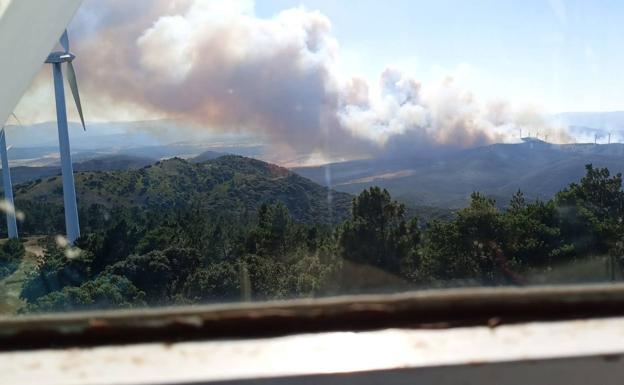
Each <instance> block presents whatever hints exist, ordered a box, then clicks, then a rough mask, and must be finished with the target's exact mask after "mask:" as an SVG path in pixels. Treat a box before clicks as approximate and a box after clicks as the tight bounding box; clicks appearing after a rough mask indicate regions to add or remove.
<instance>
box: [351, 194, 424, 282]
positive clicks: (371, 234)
mask: <svg viewBox="0 0 624 385" xmlns="http://www.w3.org/2000/svg"><path fill="white" fill-rule="evenodd" d="M405 213H406V209H405V205H403V204H400V203H398V202H396V201H392V199H391V197H390V194H389V193H388V191H386V190H383V191H382V190H381V189H379V187H371V188H370V189H369V190H364V191H363V192H362V193H361V194H360V195H359V196H358V197H356V198H355V199H353V207H352V218H351V219H350V220H347V221H346V222H345V223H344V224H343V226H342V229H341V234H340V241H339V242H340V247H341V254H342V256H343V257H344V258H345V259H348V260H350V261H352V262H355V263H358V264H367V265H372V266H375V267H379V268H383V269H384V270H387V271H389V272H393V273H399V272H400V269H401V264H402V262H404V261H405V260H406V259H407V258H408V257H409V254H410V252H411V251H412V250H413V249H414V248H415V247H417V246H418V243H419V242H420V230H419V228H418V225H417V222H416V219H413V220H412V221H409V222H408V221H407V219H406V217H405Z"/></svg>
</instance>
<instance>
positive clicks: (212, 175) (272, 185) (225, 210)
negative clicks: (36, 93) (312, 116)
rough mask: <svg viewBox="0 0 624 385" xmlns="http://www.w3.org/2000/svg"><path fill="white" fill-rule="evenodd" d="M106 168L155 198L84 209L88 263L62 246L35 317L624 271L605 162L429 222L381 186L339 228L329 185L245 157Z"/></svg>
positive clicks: (41, 277)
mask: <svg viewBox="0 0 624 385" xmlns="http://www.w3.org/2000/svg"><path fill="white" fill-rule="evenodd" d="M198 168H201V169H202V171H201V172H198ZM104 174H106V175H99V174H98V176H97V178H96V177H95V176H94V175H91V176H90V177H91V179H92V180H95V179H97V180H98V181H99V182H102V183H101V188H102V189H108V190H111V191H110V194H122V196H123V197H127V196H134V197H135V198H136V196H141V197H144V198H145V201H144V202H143V204H142V205H139V206H132V205H129V206H124V204H126V203H127V202H126V203H124V200H125V199H126V198H123V199H122V200H121V202H120V205H119V206H108V205H107V204H103V203H101V202H100V203H98V204H94V205H92V206H90V207H89V208H87V210H86V211H85V212H82V214H83V215H85V217H86V218H85V221H84V222H83V223H85V224H86V225H85V226H86V227H87V228H88V229H89V231H86V232H85V234H86V235H85V236H84V237H83V238H81V239H79V240H78V241H77V243H76V246H77V247H79V248H80V249H81V250H82V251H81V252H80V254H79V255H78V256H75V255H73V256H72V258H68V254H67V253H66V250H64V249H62V248H59V247H57V246H56V245H55V244H54V242H52V241H51V240H48V243H47V244H46V247H45V248H46V254H45V258H44V262H43V264H41V266H39V267H38V269H37V270H35V271H33V272H32V273H31V274H30V276H29V277H28V279H27V281H26V282H25V284H24V286H23V291H22V294H21V295H22V298H24V299H25V300H26V301H27V302H28V303H29V306H28V307H27V309H26V310H27V311H56V310H77V309H94V308H102V307H104V308H106V307H129V306H143V305H146V304H147V305H170V304H192V303H214V302H224V301H248V300H273V299H285V298H293V297H318V296H326V295H336V294H342V293H362V292H380V291H384V292H389V291H397V290H409V289H413V288H419V287H442V286H461V285H506V284H514V285H523V284H527V283H531V282H530V280H529V279H528V278H527V277H528V276H529V275H530V274H535V273H544V272H548V271H550V269H552V268H553V266H557V265H558V264H566V263H570V262H574V261H579V260H584V259H591V258H594V257H595V256H596V255H597V254H600V255H609V256H610V257H611V258H612V259H611V261H612V262H613V265H614V266H620V267H621V266H624V257H622V256H623V255H624V246H623V245H624V227H623V226H624V225H623V223H622V218H623V217H624V209H623V207H624V192H622V177H621V176H620V175H616V176H614V177H612V176H610V175H609V172H608V171H607V170H604V169H603V170H599V169H598V170H596V169H593V168H592V167H591V166H588V167H587V175H586V177H585V178H583V179H582V180H581V181H580V183H579V184H572V185H571V186H569V187H568V188H567V189H565V190H563V191H561V192H560V193H559V194H557V196H556V198H555V199H553V200H550V201H546V202H543V201H531V202H528V201H527V200H526V199H525V198H524V195H523V194H522V193H521V192H517V193H516V194H515V195H514V196H513V197H512V198H511V200H510V203H509V205H508V206H507V208H506V209H501V208H500V206H497V204H496V202H495V201H494V199H492V198H491V197H488V196H485V195H482V194H479V193H473V194H472V195H471V199H470V205H469V206H468V207H466V208H465V209H462V210H459V211H457V212H456V213H455V215H454V216H453V217H452V218H446V219H444V220H441V219H437V220H432V221H430V222H428V223H424V224H422V226H421V224H419V222H418V220H417V219H416V218H415V217H414V216H411V215H410V214H409V211H408V210H407V209H406V207H405V206H404V205H403V204H401V203H399V202H397V201H394V200H393V199H392V197H391V196H390V194H389V193H388V192H387V191H386V190H382V189H380V188H377V187H372V188H370V189H367V190H365V191H363V192H362V193H361V194H360V195H359V196H357V197H355V198H354V199H352V205H351V215H350V216H349V217H348V218H345V220H344V221H343V222H342V223H341V224H335V223H334V222H335V221H334V219H335V218H336V217H328V216H329V215H330V213H329V212H324V211H323V210H324V209H323V204H324V203H321V201H322V202H327V201H326V200H321V199H320V198H319V194H321V195H323V194H326V193H327V190H317V189H310V188H309V186H308V187H306V186H307V183H309V182H308V181H306V180H304V179H303V178H299V177H297V176H295V175H294V174H292V173H290V172H288V171H286V170H284V169H281V168H279V167H276V166H271V165H268V164H266V163H263V162H259V161H252V160H249V159H245V158H239V157H224V158H219V159H217V160H214V161H210V162H207V163H204V164H199V165H193V164H189V163H187V162H185V161H182V160H175V159H174V160H170V161H163V162H159V163H158V164H156V165H155V166H153V167H151V168H146V169H142V170H139V171H137V173H136V174H132V175H131V174H121V173H104ZM108 179H110V181H107V180H108ZM285 180H286V181H288V183H285V184H283V183H281V182H280V183H277V184H276V181H285ZM131 181H132V183H130V182H131ZM99 182H98V183H99ZM109 182H110V183H109ZM113 182H114V183H113ZM46 183H47V181H43V182H41V183H40V185H45V184H46ZM115 183H117V184H119V185H118V186H117V185H115ZM189 183H191V184H193V185H194V186H195V187H194V188H195V190H192V189H191V188H190V187H188V186H189ZM98 186H100V184H98ZM133 186H134V187H133ZM178 186H184V187H183V189H184V191H183V192H181V193H180V194H181V195H178V192H177V189H178ZM98 188H99V187H98ZM191 190H192V191H191ZM141 191H143V193H141ZM267 192H269V193H267ZM107 194H108V193H107ZM135 194H139V195H135ZM141 194H143V195H141ZM111 196H113V195H111ZM310 197H312V198H310ZM135 198H132V199H135ZM136 199H138V198H136ZM140 199H143V198H140ZM323 199H325V198H323ZM33 207H35V206H33ZM40 207H41V208H43V207H45V206H40ZM325 208H327V207H325ZM321 217H322V218H321ZM46 226H48V225H46ZM14 246H15V247H17V246H16V245H15V244H12V245H11V246H10V247H9V246H5V247H9V249H7V250H13V249H12V247H14ZM3 250H4V249H3ZM6 253H9V254H11V253H13V251H6Z"/></svg>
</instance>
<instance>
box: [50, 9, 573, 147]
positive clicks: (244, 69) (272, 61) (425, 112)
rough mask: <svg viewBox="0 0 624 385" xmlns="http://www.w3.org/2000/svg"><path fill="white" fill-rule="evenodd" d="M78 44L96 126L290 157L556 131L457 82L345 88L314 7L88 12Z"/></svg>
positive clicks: (385, 80)
mask: <svg viewBox="0 0 624 385" xmlns="http://www.w3.org/2000/svg"><path fill="white" fill-rule="evenodd" d="M71 32H72V37H73V40H74V51H75V52H76V53H77V54H78V56H79V58H78V60H77V61H76V66H77V70H78V72H79V74H78V75H79V77H80V81H81V87H82V89H83V90H82V91H83V93H84V94H85V97H84V99H85V100H87V101H88V102H86V103H85V104H86V108H87V114H88V113H89V108H93V111H97V112H98V113H103V114H106V111H107V110H108V111H109V113H110V112H114V113H116V112H118V111H132V110H136V111H140V112H141V113H142V114H150V113H151V114H153V116H158V117H167V118H171V119H176V120H181V121H186V122H190V123H193V124H195V125H196V126H198V127H210V128H211V129H219V130H224V131H228V130H237V131H251V132H254V133H257V134H260V135H262V136H264V137H265V138H266V139H267V141H268V142H269V143H270V144H271V145H272V149H275V150H279V151H281V152H283V153H284V154H285V156H286V157H287V156H294V155H295V154H301V153H307V154H314V156H315V157H318V156H319V154H324V155H325V156H326V157H328V158H338V157H340V158H345V157H346V158H348V157H361V156H374V155H379V154H381V153H384V152H387V151H416V150H418V149H419V148H423V147H431V146H446V147H450V148H464V147H470V146H475V145H482V144H488V143H493V142H500V141H511V140H517V139H518V128H519V127H524V126H530V127H533V126H535V125H536V124H537V125H543V126H544V128H543V130H544V131H543V132H545V130H548V129H549V128H548V127H546V125H545V124H543V123H542V122H541V121H540V119H539V118H537V117H535V116H531V114H526V113H524V112H522V111H517V110H514V109H513V108H511V107H510V106H509V105H508V104H506V103H494V104H489V105H488V104H483V103H482V102H481V101H479V100H478V99H477V98H476V97H475V96H474V95H472V94H471V93H469V92H466V91H465V90H462V89H461V88H459V87H458V86H457V85H456V84H455V82H453V80H452V79H450V78H448V79H445V80H443V81H442V82H440V84H436V85H433V86H429V87H424V86H423V85H421V84H420V83H419V82H418V81H417V80H416V79H413V78H411V77H409V76H407V75H405V74H404V73H403V72H402V71H400V70H399V69H395V68H389V69H387V70H386V71H384V72H383V73H382V74H381V76H380V79H379V84H378V85H377V86H375V85H374V84H370V83H369V81H368V80H366V79H362V78H357V77H350V76H346V77H345V76H343V75H342V74H341V72H340V71H339V70H338V68H339V61H340V49H339V44H338V42H337V40H336V38H335V37H334V35H333V34H332V30H331V22H330V20H329V19H328V18H327V17H326V16H325V15H323V14H322V13H320V12H318V11H310V10H307V9H305V8H303V7H298V8H293V9H288V10H284V11H282V12H280V13H279V14H277V15H275V16H274V17H271V18H259V17H257V16H256V15H255V14H254V2H253V1H249V0H239V1H236V0H230V1H205V0H177V1H169V0H135V1H132V2H128V1H125V0H109V1H105V2H103V1H101V0H87V1H86V2H85V6H84V7H83V9H82V10H81V12H80V14H79V16H78V18H77V21H76V24H75V26H74V28H73V29H72V31H71ZM42 84H43V82H42ZM93 105H96V106H97V107H90V106H93ZM110 118H111V119H114V118H115V117H114V116H111V117H110ZM536 130H537V129H535V131H536ZM551 130H552V129H551ZM526 131H529V130H528V129H526V130H525V132H526ZM556 136H558V137H562V138H563V135H562V134H561V133H560V132H557V134H556V135H555V133H554V132H553V134H552V136H551V139H553V140H554V139H555V137H556Z"/></svg>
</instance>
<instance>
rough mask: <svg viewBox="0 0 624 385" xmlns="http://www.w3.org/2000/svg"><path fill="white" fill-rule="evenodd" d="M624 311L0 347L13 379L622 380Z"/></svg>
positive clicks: (0, 377) (7, 378)
mask: <svg viewBox="0 0 624 385" xmlns="http://www.w3.org/2000/svg"><path fill="white" fill-rule="evenodd" d="M623 353H624V319H623V318H612V319H600V320H585V321H565V322H550V323H529V324H518V325H506V326H500V327H497V328H491V327H468V328H454V329H439V330H405V329H387V330H380V331H369V332H359V333H354V332H332V333H320V334H307V335H295V336H287V337H274V338H265V339H249V340H219V341H206V342H184V343H175V344H163V343H154V344H140V345H130V346H116V347H115V346H106V347H96V348H81V349H61V350H40V351H26V352H5V353H0V383H2V384H5V385H10V384H20V385H21V384H30V383H37V384H40V385H46V384H65V385H71V384H187V383H194V384H199V383H211V384H212V383H219V384H221V383H224V382H225V383H228V384H230V385H231V384H239V383H240V384H249V385H250V384H293V383H296V384H315V385H318V384H343V385H344V384H373V383H375V384H377V383H383V384H386V385H393V384H413V383H423V384H424V383H426V384H440V385H445V384H457V383H462V384H480V385H487V384H507V385H514V384H531V385H539V384H568V385H576V384H579V385H580V384H583V385H585V384H601V385H608V384H620V383H621V378H622V374H623V373H624V358H623V356H622V354H623Z"/></svg>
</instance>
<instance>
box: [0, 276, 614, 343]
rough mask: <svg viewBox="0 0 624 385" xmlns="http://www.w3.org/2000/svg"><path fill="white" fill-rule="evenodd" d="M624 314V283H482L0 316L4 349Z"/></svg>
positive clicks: (492, 324)
mask: <svg viewBox="0 0 624 385" xmlns="http://www.w3.org/2000/svg"><path fill="white" fill-rule="evenodd" d="M620 315H624V285H621V284H613V285H584V286H558V287H532V288H477V289H457V290H441V291H420V292H410V293H402V294H393V295H376V296H349V297H335V298H325V299H316V300H293V301H281V302H267V303H247V304H225V305H213V306H194V307H174V308H165V309H145V310H134V311H109V312H93V313H70V314H57V315H42V316H28V317H21V318H5V319H1V320H0V350H4V351H8V350H23V349H42V348H48V347H57V348H64V347H72V346H97V345H111V344H129V343H145V342H154V341H167V342H180V341H192V340H199V339H201V340H206V339H218V338H253V337H272V336H283V335H289V334H301V333H309V332H331V331H363V330H374V329H386V328H413V329H414V328H420V329H433V328H449V327H458V326H479V325H488V326H490V327H493V326H498V325H501V324H513V323H520V322H535V321H554V320H572V319H583V318H596V317H614V316H620Z"/></svg>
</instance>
